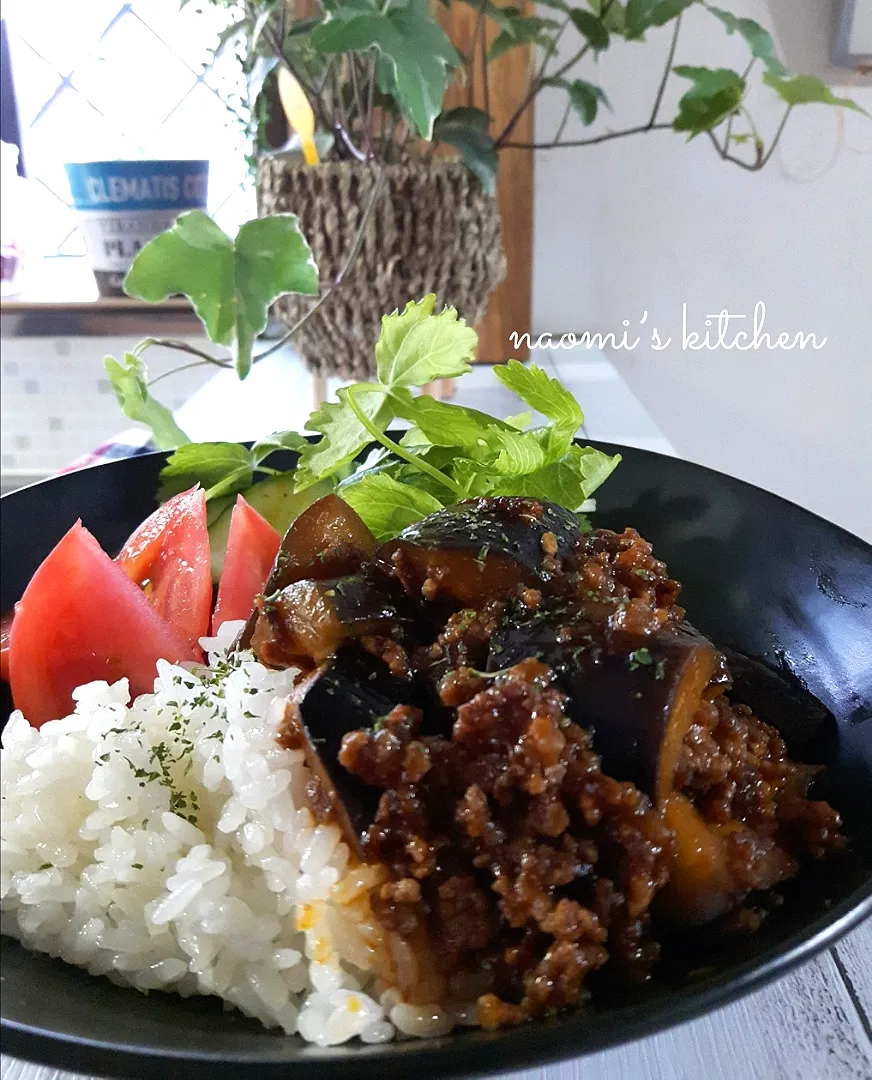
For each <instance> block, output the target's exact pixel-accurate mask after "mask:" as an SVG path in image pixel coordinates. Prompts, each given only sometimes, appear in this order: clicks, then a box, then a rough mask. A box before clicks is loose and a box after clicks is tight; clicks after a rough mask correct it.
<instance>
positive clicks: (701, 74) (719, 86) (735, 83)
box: [672, 65, 766, 139]
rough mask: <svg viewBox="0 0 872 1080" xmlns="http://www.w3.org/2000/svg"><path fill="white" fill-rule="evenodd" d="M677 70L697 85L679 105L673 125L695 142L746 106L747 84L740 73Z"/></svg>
mask: <svg viewBox="0 0 872 1080" xmlns="http://www.w3.org/2000/svg"><path fill="white" fill-rule="evenodd" d="M673 70H674V71H675V74H676V75H680V76H681V77H682V78H683V79H690V81H691V82H692V83H693V86H692V87H691V88H690V90H688V91H687V93H686V94H685V95H684V97H683V98H682V99H681V101H680V102H679V104H678V116H676V118H675V120H674V121H673V124H672V126H673V128H674V129H675V130H676V131H686V132H688V134H689V137H690V138H691V139H693V138H695V137H696V136H697V135H699V134H701V133H702V132H703V131H711V130H712V129H713V128H716V127H717V126H718V124H720V123H722V122H723V121H724V120H726V118H727V117H728V116H731V115H732V114H733V113H734V112H736V110H737V109H738V108H739V106H740V105H741V104H742V99H743V98H744V96H745V80H744V79H743V78H742V76H741V75H739V73H738V72H736V71H730V70H729V69H728V68H705V67H688V66H687V65H679V66H678V67H676V68H673ZM763 77H764V79H765V78H766V76H765V75H764V76H763Z"/></svg>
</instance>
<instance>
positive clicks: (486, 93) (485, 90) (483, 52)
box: [479, 5, 490, 126]
mask: <svg viewBox="0 0 872 1080" xmlns="http://www.w3.org/2000/svg"><path fill="white" fill-rule="evenodd" d="M483 8H484V5H482V9H483ZM479 55H480V57H481V92H482V99H481V100H482V105H483V106H484V111H485V113H486V114H487V118H488V126H490V83H489V81H488V70H487V69H488V64H487V24H485V26H484V28H483V29H482V32H481V37H480V38H479Z"/></svg>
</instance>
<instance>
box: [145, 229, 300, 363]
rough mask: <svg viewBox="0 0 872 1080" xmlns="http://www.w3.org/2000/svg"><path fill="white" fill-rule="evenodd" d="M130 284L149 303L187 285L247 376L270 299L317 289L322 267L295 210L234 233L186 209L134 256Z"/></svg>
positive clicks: (214, 334) (210, 330)
mask: <svg viewBox="0 0 872 1080" xmlns="http://www.w3.org/2000/svg"><path fill="white" fill-rule="evenodd" d="M124 290H125V292H126V293H127V294H128V295H129V296H135V297H138V298H139V299H141V300H145V301H147V302H148V303H150V304H158V303H160V302H161V301H163V300H166V299H167V298H168V297H170V296H174V295H175V294H176V293H184V295H185V296H187V297H188V298H189V299H190V301H191V303H192V304H193V305H194V310H195V311H196V312H197V315H198V316H199V317H200V319H201V321H202V323H203V325H204V326H205V328H206V333H207V334H208V335H209V339H210V341H212V342H213V343H214V344H215V345H224V346H226V347H227V348H229V349H230V350H231V352H232V354H233V357H234V361H235V363H236V370H237V373H238V374H239V377H240V378H241V379H244V378H245V376H246V375H247V374H248V372H249V370H250V369H251V350H252V346H253V344H254V341H255V338H256V337H257V335H258V334H259V333H261V332H262V331H263V330H264V328H265V327H266V323H267V315H268V311H269V305H270V304H271V303H272V302H273V301H274V300H275V299H276V298H277V297H279V296H282V295H284V294H285V293H289V292H294V293H305V294H306V295H309V296H314V295H315V294H316V293H317V292H318V270H317V268H316V266H315V262H314V260H313V259H312V252H311V250H310V248H309V245H308V244H307V243H306V240H305V238H304V236H303V234H302V233H301V232H300V229H299V225H298V223H297V218H296V217H295V216H294V215H293V214H276V215H274V216H272V217H268V218H256V219H254V220H253V221H248V222H246V223H245V224H244V225H243V226H242V228H241V229H240V230H239V233H238V234H237V236H236V240H235V241H233V240H231V239H230V237H229V236H227V234H226V233H225V232H223V231H222V230H221V229H219V228H218V226H217V225H216V224H215V222H214V221H212V219H211V218H209V217H208V216H207V215H206V214H204V213H203V212H202V211H201V210H191V211H189V212H188V213H186V214H182V215H181V216H180V217H179V218H178V219H177V221H176V223H175V225H173V227H172V228H171V229H167V231H166V232H163V233H161V234H160V235H159V236H156V237H155V238H154V240H151V241H149V243H147V244H146V245H145V247H144V248H143V249H142V251H140V252H139V254H138V255H137V256H136V258H135V259H134V260H133V264H132V266H131V267H130V270H129V271H128V272H127V277H126V278H125V279H124Z"/></svg>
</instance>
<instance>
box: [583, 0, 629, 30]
mask: <svg viewBox="0 0 872 1080" xmlns="http://www.w3.org/2000/svg"><path fill="white" fill-rule="evenodd" d="M588 7H589V8H590V9H591V11H592V12H593V13H594V15H596V17H597V18H598V19H600V20H601V21H602V24H603V26H604V27H605V28H606V30H608V31H609V33H610V34H618V35H619V36H621V37H623V36H624V35H625V34H626V32H627V9H626V8H625V7H624V5H623V4H621V3H618V0H613V2H612V3H611V4H610V3H609V0H588Z"/></svg>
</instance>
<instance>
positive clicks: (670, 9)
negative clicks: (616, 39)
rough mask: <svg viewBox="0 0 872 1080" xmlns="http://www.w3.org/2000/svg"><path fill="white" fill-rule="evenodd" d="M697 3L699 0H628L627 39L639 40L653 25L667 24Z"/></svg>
mask: <svg viewBox="0 0 872 1080" xmlns="http://www.w3.org/2000/svg"><path fill="white" fill-rule="evenodd" d="M695 3H697V0H627V11H626V17H625V23H626V36H627V39H628V40H633V39H636V40H638V39H639V38H641V37H643V36H644V34H645V31H646V30H648V29H650V28H651V27H652V26H665V25H666V23H668V22H670V21H671V20H672V19H676V18H678V16H679V15H680V14H681V13H682V11H685V10H686V9H687V8H689V7H690V6H691V4H695Z"/></svg>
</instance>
